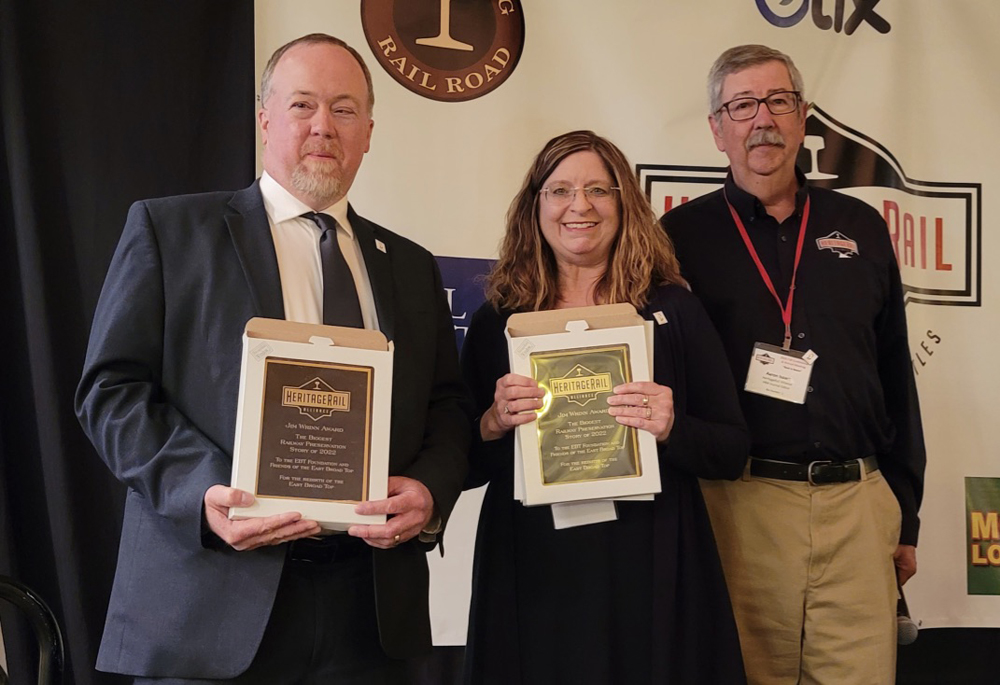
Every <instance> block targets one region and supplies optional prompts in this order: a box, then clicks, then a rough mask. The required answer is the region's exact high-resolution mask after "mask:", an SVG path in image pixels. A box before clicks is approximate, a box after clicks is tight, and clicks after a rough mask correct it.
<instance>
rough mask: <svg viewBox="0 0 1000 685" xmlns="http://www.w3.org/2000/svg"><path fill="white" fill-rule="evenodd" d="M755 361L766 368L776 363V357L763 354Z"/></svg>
mask: <svg viewBox="0 0 1000 685" xmlns="http://www.w3.org/2000/svg"><path fill="white" fill-rule="evenodd" d="M754 359H756V360H757V362H758V363H759V364H763V365H764V366H767V365H768V364H773V363H774V357H772V356H771V355H769V354H768V353H767V352H761V353H760V354H758V355H757V356H756V357H754Z"/></svg>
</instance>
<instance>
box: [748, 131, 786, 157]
mask: <svg viewBox="0 0 1000 685" xmlns="http://www.w3.org/2000/svg"><path fill="white" fill-rule="evenodd" d="M761 145H777V146H778V147H785V137H784V136H782V135H781V134H780V133H778V132H777V131H775V130H773V129H769V128H762V129H758V130H757V131H754V133H753V134H752V135H751V136H750V137H749V138H747V142H746V145H745V147H746V150H747V152H750V151H751V150H753V149H754V148H755V147H760V146H761Z"/></svg>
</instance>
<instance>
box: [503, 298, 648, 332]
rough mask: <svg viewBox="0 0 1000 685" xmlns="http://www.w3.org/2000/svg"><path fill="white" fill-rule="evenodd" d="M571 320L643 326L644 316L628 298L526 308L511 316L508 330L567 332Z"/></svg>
mask: <svg viewBox="0 0 1000 685" xmlns="http://www.w3.org/2000/svg"><path fill="white" fill-rule="evenodd" d="M570 321H586V322H587V324H588V326H589V328H591V329H602V328H622V327H624V326H641V325H642V322H643V318H642V317H641V316H639V313H638V312H636V310H635V307H633V306H632V305H631V304H628V303H627V302H622V303H619V304H602V305H596V306H593V307H572V308H570V309H552V310H548V311H544V312H522V313H520V314H512V315H511V317H510V318H509V319H507V332H508V334H509V335H510V337H512V338H519V337H523V336H526V335H549V334H552V333H565V332H566V324H567V323H569V322H570Z"/></svg>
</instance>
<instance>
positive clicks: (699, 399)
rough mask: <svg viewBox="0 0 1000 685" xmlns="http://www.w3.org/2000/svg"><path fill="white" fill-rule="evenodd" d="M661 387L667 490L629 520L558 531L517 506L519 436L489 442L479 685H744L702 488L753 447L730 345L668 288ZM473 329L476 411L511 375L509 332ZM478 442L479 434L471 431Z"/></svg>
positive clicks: (659, 357)
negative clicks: (666, 422)
mask: <svg viewBox="0 0 1000 685" xmlns="http://www.w3.org/2000/svg"><path fill="white" fill-rule="evenodd" d="M655 312H662V313H663V315H664V316H665V317H666V321H667V323H666V324H663V325H654V328H655V343H654V367H653V368H654V374H653V375H654V378H655V380H656V382H658V383H660V384H662V385H666V386H669V387H671V388H672V389H673V392H674V410H675V414H676V419H675V423H674V427H673V430H672V432H671V434H670V438H669V439H668V441H667V443H666V444H665V445H661V446H660V449H659V456H660V475H661V480H662V485H663V491H662V492H661V493H660V494H659V495H657V496H656V498H655V500H654V501H653V502H618V503H617V507H618V520H617V521H613V522H607V523H600V524H595V525H589V526H581V527H578V528H570V529H566V530H555V528H554V527H553V524H552V513H551V510H550V508H549V507H547V506H540V507H525V506H522V505H521V503H520V502H516V501H514V499H513V488H514V485H513V477H514V468H513V433H508V434H507V435H506V436H505V437H504V438H502V439H500V440H494V441H491V442H485V443H484V442H482V441H481V440H478V441H477V442H476V443H475V444H474V446H473V451H472V455H471V462H472V475H471V477H470V483H469V484H470V486H478V485H481V484H483V483H486V482H488V483H489V488H488V490H487V493H486V498H485V501H484V503H483V509H482V514H481V516H480V521H479V532H478V535H477V538H476V556H475V564H474V571H473V593H472V608H471V614H470V622H469V639H468V646H467V652H466V667H465V678H466V682H467V683H470V684H474V685H479V684H481V683H483V684H492V683H496V684H498V685H513V684H516V683H523V684H525V685H556V684H558V683H567V684H569V683H572V684H573V685H580V684H584V685H585V684H590V683H593V684H595V685H598V684H604V683H607V684H618V683H623V684H628V685H640V684H642V683H679V684H683V685H689V684H698V683H704V684H705V685H729V684H730V683H736V684H738V683H745V682H746V681H745V678H744V675H743V664H742V658H741V655H740V647H739V639H738V637H737V633H736V624H735V622H734V620H733V614H732V608H731V606H730V602H729V595H728V593H727V591H726V584H725V579H724V577H723V575H722V567H721V566H720V564H719V556H718V552H717V551H716V548H715V539H714V537H713V535H712V528H711V524H710V523H709V519H708V514H707V512H706V510H705V504H704V501H703V500H702V497H701V491H700V489H699V487H698V481H697V478H698V477H701V478H728V479H734V478H737V477H739V476H740V474H741V473H742V471H743V466H744V464H745V462H746V456H747V450H748V444H749V442H748V437H747V431H746V427H745V425H744V423H743V419H742V417H741V415H740V409H739V404H738V402H737V398H736V390H735V388H734V387H733V380H732V375H731V374H730V371H729V366H728V364H727V362H726V358H725V355H724V353H723V350H722V346H721V343H720V342H719V340H718V336H717V335H716V333H715V329H714V328H713V327H712V324H711V322H710V321H709V319H708V317H707V315H706V314H705V312H704V310H703V309H702V307H701V304H700V303H699V302H698V301H697V299H695V297H694V296H693V295H691V294H690V293H689V292H688V291H687V290H685V289H684V288H681V287H679V286H661V287H659V288H656V289H655V290H654V291H653V293H652V296H651V302H650V304H649V306H648V307H647V308H646V311H645V312H643V315H644V316H645V317H646V318H648V319H653V316H652V315H653V313H655ZM509 315H510V312H504V313H497V312H496V311H495V310H494V309H493V308H492V307H491V306H490V305H489V304H485V305H483V307H481V308H480V309H479V310H478V311H477V312H476V313H475V315H474V316H473V318H472V323H471V325H470V327H469V330H468V334H467V336H466V339H465V343H464V346H463V350H462V366H463V372H464V374H465V378H466V381H467V382H468V384H469V387H470V388H471V390H472V393H473V398H474V401H475V403H476V407H477V412H478V414H480V415H481V414H482V413H483V412H485V411H486V410H487V409H488V408H489V407H490V405H491V404H492V402H493V394H494V391H495V387H496V380H497V379H498V378H500V377H501V376H503V375H504V374H505V373H507V372H508V371H509V364H508V357H507V346H506V341H505V339H504V334H503V330H504V325H505V323H506V321H507V317H508V316H509ZM475 433H476V435H477V436H478V430H477V431H475Z"/></svg>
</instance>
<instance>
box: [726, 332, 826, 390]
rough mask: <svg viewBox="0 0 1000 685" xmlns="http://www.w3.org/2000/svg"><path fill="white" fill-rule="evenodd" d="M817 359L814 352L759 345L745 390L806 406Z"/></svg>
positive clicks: (748, 374)
mask: <svg viewBox="0 0 1000 685" xmlns="http://www.w3.org/2000/svg"><path fill="white" fill-rule="evenodd" d="M817 357H818V355H817V354H816V353H815V352H813V351H812V350H809V351H808V352H800V351H798V350H784V349H782V348H781V347H779V346H777V345H769V344H767V343H757V344H756V345H754V346H753V353H752V354H751V355H750V368H749V370H748V371H747V382H746V385H745V386H744V389H745V390H746V391H747V392H752V393H756V394H758V395H765V396H767V397H773V398H774V399H776V400H781V401H783V402H794V403H795V404H805V401H806V392H807V391H808V389H809V377H810V376H811V375H812V365H813V362H814V361H816V359H817Z"/></svg>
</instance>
